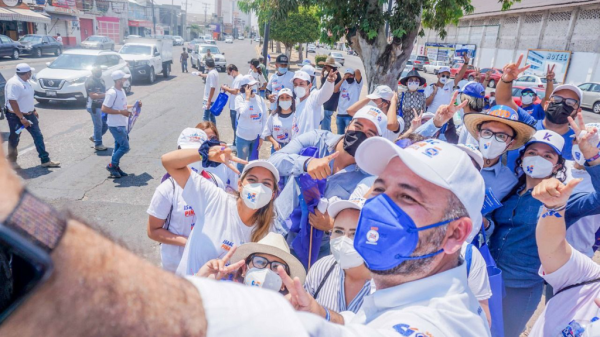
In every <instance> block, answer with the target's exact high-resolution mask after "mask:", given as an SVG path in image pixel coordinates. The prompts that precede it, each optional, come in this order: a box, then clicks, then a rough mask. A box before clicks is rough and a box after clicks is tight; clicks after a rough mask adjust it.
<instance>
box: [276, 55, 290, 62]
mask: <svg viewBox="0 0 600 337" xmlns="http://www.w3.org/2000/svg"><path fill="white" fill-rule="evenodd" d="M275 63H281V64H288V57H287V56H286V55H285V54H281V55H279V56H277V59H276V60H275Z"/></svg>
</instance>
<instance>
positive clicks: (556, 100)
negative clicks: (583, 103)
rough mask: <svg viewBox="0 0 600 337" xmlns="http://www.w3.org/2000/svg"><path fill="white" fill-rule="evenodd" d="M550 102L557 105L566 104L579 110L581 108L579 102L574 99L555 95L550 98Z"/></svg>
mask: <svg viewBox="0 0 600 337" xmlns="http://www.w3.org/2000/svg"><path fill="white" fill-rule="evenodd" d="M550 100H552V102H554V103H556V104H561V103H564V104H566V105H568V106H570V107H572V108H577V107H578V106H579V101H578V100H576V99H573V98H564V97H561V96H557V95H553V96H552V97H550Z"/></svg>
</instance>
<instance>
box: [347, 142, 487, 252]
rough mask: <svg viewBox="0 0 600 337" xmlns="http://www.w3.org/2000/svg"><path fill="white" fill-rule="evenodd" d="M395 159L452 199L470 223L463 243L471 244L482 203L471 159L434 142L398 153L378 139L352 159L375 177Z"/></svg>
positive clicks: (482, 193)
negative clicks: (468, 218)
mask: <svg viewBox="0 0 600 337" xmlns="http://www.w3.org/2000/svg"><path fill="white" fill-rule="evenodd" d="M395 157H399V158H400V159H401V160H402V162H404V164H405V165H406V166H408V168H409V169H410V170H411V171H412V172H413V173H415V174H416V175H418V176H419V177H421V178H422V179H424V180H426V181H428V182H430V183H432V184H435V185H437V186H440V187H442V188H444V189H447V190H449V191H450V192H452V193H454V195H456V197H457V198H458V200H460V202H461V203H462V204H463V206H464V207H465V209H466V210H467V213H468V214H469V217H470V218H471V221H472V223H473V227H472V229H471V233H470V234H469V237H468V238H467V242H471V241H472V240H473V238H474V237H475V235H477V233H478V232H479V229H480V228H481V221H482V217H481V207H482V206H483V201H484V199H485V183H484V182H483V178H482V177H481V174H480V173H479V171H477V169H476V168H475V166H473V163H472V162H471V158H469V156H468V155H467V154H466V153H465V152H463V151H462V150H460V149H459V148H458V147H456V146H454V145H452V144H449V143H446V142H444V141H441V140H438V139H428V140H426V141H422V142H417V143H415V144H412V145H411V146H409V147H407V148H405V149H402V148H401V147H399V146H397V145H395V144H394V143H392V142H391V141H389V140H387V139H384V138H381V137H371V138H369V139H367V140H365V141H364V142H363V143H362V144H360V146H359V147H358V149H357V151H356V156H355V158H356V164H357V165H358V166H359V167H360V168H361V169H362V170H363V171H365V172H367V173H369V174H372V175H375V176H379V175H380V174H381V173H382V172H383V171H384V170H385V168H386V166H387V165H388V164H389V163H390V161H391V160H392V159H393V158H395Z"/></svg>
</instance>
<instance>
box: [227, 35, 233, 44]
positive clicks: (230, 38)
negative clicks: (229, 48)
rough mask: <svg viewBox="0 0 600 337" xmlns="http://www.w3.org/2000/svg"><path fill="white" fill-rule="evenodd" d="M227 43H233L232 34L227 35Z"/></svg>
mask: <svg viewBox="0 0 600 337" xmlns="http://www.w3.org/2000/svg"><path fill="white" fill-rule="evenodd" d="M225 43H233V37H231V36H228V37H226V38H225Z"/></svg>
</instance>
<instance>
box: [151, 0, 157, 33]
mask: <svg viewBox="0 0 600 337" xmlns="http://www.w3.org/2000/svg"><path fill="white" fill-rule="evenodd" d="M150 4H151V5H152V25H153V27H154V35H156V16H155V15H154V0H150Z"/></svg>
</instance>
